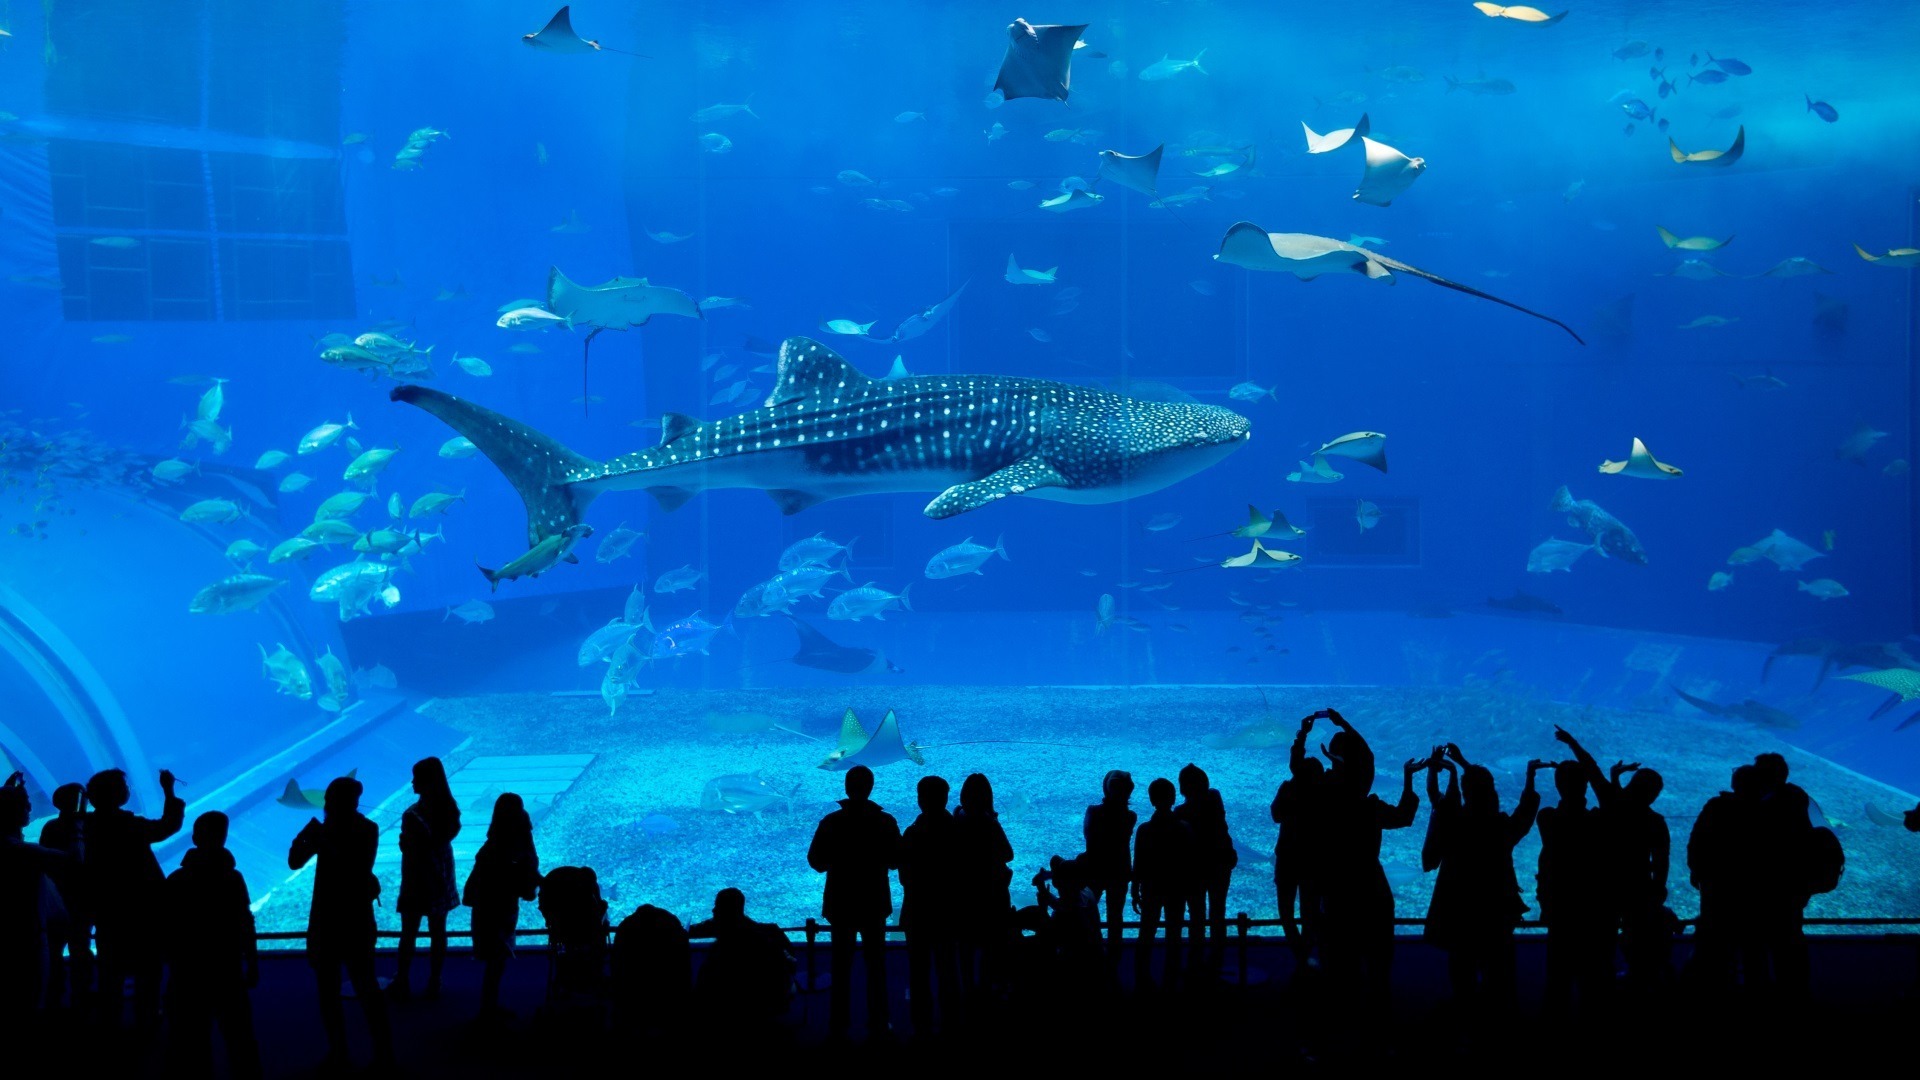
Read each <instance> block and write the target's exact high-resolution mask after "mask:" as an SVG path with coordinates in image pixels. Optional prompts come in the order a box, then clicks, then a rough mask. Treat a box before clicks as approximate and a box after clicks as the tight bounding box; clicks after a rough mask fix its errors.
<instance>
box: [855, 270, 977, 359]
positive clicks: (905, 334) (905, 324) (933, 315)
mask: <svg viewBox="0 0 1920 1080" xmlns="http://www.w3.org/2000/svg"><path fill="white" fill-rule="evenodd" d="M971 284H973V279H971V278H969V279H967V280H966V281H963V282H961V283H960V287H959V288H957V289H955V290H953V292H951V293H949V294H948V296H947V298H946V299H945V300H942V301H940V302H939V303H937V304H935V305H933V306H932V307H927V308H922V309H920V310H919V311H916V312H914V313H913V314H911V315H909V316H907V317H906V318H904V319H902V320H900V325H899V326H896V327H894V328H893V333H891V334H888V335H887V336H886V337H876V336H873V335H868V337H867V340H869V341H879V342H885V343H886V344H888V345H893V344H898V343H899V342H902V341H912V340H913V339H914V338H917V337H919V336H920V335H921V334H924V333H926V332H927V331H929V330H931V329H933V328H934V326H935V325H936V324H937V323H939V321H940V320H941V319H944V318H946V317H947V312H949V311H952V310H953V305H955V304H957V303H959V302H960V294H961V293H963V292H966V291H967V286H968V285H971Z"/></svg>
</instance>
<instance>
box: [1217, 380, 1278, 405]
mask: <svg viewBox="0 0 1920 1080" xmlns="http://www.w3.org/2000/svg"><path fill="white" fill-rule="evenodd" d="M1279 390H1280V384H1279V383H1275V384H1273V385H1272V386H1261V385H1259V384H1258V383H1250V382H1243V383H1235V384H1233V387H1232V388H1231V389H1229V390H1228V391H1227V396H1228V397H1230V398H1232V399H1233V400H1235V401H1259V400H1260V399H1261V398H1272V399H1273V400H1275V401H1279V400H1280V394H1279Z"/></svg>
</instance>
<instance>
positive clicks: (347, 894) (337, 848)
mask: <svg viewBox="0 0 1920 1080" xmlns="http://www.w3.org/2000/svg"><path fill="white" fill-rule="evenodd" d="M361 790H362V788H361V786H360V781H358V780H355V779H354V778H353V777H351V776H341V777H336V778H334V780H333V781H332V782H330V783H328V784H327V792H326V796H325V799H324V803H323V807H322V810H323V813H324V814H325V817H324V818H308V819H307V823H306V825H305V826H304V827H302V828H301V830H300V833H299V835H297V836H295V837H294V838H293V847H292V848H291V849H290V850H289V851H288V852H287V868H288V869H290V870H298V869H300V868H301V867H303V866H305V865H307V864H308V863H310V862H313V861H314V860H316V859H317V860H319V865H318V866H316V867H315V868H314V871H313V903H312V906H311V907H309V908H308V911H307V963H308V964H310V965H311V966H312V967H313V978H314V986H315V988H316V989H317V990H318V992H319V996H320V1023H321V1026H322V1027H323V1028H324V1029H325V1030H326V1034H327V1066H329V1067H331V1068H335V1069H344V1068H348V1067H350V1066H351V1064H352V1059H351V1057H350V1056H349V1054H348V1052H347V1018H346V1013H345V1010H343V1009H342V1008H341V1004H340V974H341V971H342V970H343V969H344V970H345V972H346V976H347V980H348V981H349V982H351V983H352V984H353V996H354V998H355V999H356V1000H358V1001H359V1002H360V1011H361V1013H362V1014H363V1015H364V1016H365V1017H366V1020H367V1033H368V1034H369V1035H370V1036H372V1039H373V1057H374V1062H375V1063H376V1064H377V1065H382V1066H384V1065H388V1064H391V1062H392V1061H393V1030H392V1028H391V1027H390V1026H389V1023H388V1020H387V999H386V995H385V994H384V993H383V992H382V991H381V989H380V981H379V979H377V978H376V977H375V976H374V973H373V942H374V921H373V905H374V901H376V900H378V899H379V898H380V879H379V878H377V877H375V876H374V873H373V860H374V857H375V856H376V855H377V854H378V852H379V848H380V827H379V826H377V825H375V824H374V823H373V822H371V821H369V820H367V818H366V816H365V815H364V814H362V813H360V792H361Z"/></svg>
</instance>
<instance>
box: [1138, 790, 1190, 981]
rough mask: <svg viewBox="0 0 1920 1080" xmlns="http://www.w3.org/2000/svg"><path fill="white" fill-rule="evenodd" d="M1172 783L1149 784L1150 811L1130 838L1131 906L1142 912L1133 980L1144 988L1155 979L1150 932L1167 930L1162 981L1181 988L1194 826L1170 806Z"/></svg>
mask: <svg viewBox="0 0 1920 1080" xmlns="http://www.w3.org/2000/svg"><path fill="white" fill-rule="evenodd" d="M1173 798H1174V788H1173V781H1171V780H1168V779H1167V778H1166V777H1164V776H1163V777H1160V778H1158V779H1156V780H1154V781H1153V782H1152V783H1150V784H1148V785H1147V802H1148V803H1149V804H1150V805H1151V806H1152V807H1153V815H1152V816H1151V817H1149V818H1148V819H1147V820H1145V821H1143V822H1141V823H1140V828H1139V831H1137V832H1136V833H1135V834H1134V838H1133V910H1134V911H1135V912H1136V913H1137V914H1138V915H1139V916H1140V937H1139V940H1138V941H1136V942H1135V943H1134V953H1133V984H1134V987H1135V988H1136V989H1139V990H1148V989H1151V988H1152V987H1153V985H1154V982H1153V972H1152V963H1153V935H1154V931H1156V930H1158V929H1160V928H1161V927H1165V928H1166V932H1167V938H1166V947H1165V948H1164V949H1163V950H1162V952H1163V954H1164V956H1165V959H1164V960H1163V961H1162V964H1161V971H1162V976H1161V979H1162V982H1161V985H1162V986H1163V987H1164V988H1165V989H1167V990H1169V991H1172V990H1175V989H1177V988H1178V987H1179V986H1180V968H1181V956H1180V928H1181V925H1182V924H1183V923H1184V922H1185V921H1186V910H1187V895H1188V893H1190V892H1191V891H1192V888H1193V830H1191V829H1189V828H1188V827H1187V823H1186V822H1184V821H1182V820H1180V818H1179V816H1178V815H1177V814H1175V813H1174V810H1173Z"/></svg>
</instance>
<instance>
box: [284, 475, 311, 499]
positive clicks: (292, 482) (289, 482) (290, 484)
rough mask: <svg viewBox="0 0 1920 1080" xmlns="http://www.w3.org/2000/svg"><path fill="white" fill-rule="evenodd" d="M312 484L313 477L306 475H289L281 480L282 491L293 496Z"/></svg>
mask: <svg viewBox="0 0 1920 1080" xmlns="http://www.w3.org/2000/svg"><path fill="white" fill-rule="evenodd" d="M311 483H313V477H311V476H308V475H307V474H306V473H297V472H295V473H288V474H287V475H285V476H283V477H281V478H280V491H281V492H282V493H284V494H292V493H293V492H296V491H299V490H301V489H302V488H304V487H306V486H307V485H308V484H311Z"/></svg>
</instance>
